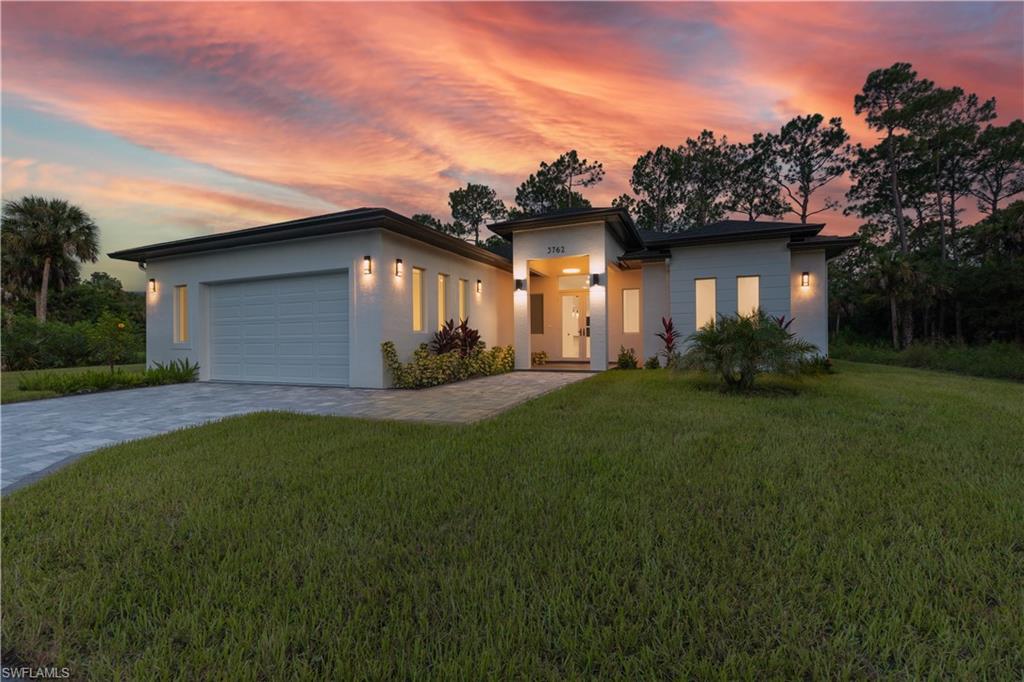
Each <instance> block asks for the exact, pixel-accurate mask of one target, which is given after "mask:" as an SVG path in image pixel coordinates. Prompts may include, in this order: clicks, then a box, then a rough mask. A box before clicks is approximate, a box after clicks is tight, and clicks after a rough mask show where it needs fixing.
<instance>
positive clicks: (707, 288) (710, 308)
mask: <svg viewBox="0 0 1024 682" xmlns="http://www.w3.org/2000/svg"><path fill="white" fill-rule="evenodd" d="M694 284H695V285H696V287H697V324H696V327H697V329H700V328H701V327H703V326H704V325H706V324H707V323H708V322H714V321H715V315H716V313H717V311H716V310H715V280H714V279H713V278H712V279H698V280H695V281H694Z"/></svg>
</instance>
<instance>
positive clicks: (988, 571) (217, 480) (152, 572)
mask: <svg viewBox="0 0 1024 682" xmlns="http://www.w3.org/2000/svg"><path fill="white" fill-rule="evenodd" d="M836 364H837V367H838V370H839V373H838V374H836V375H833V376H826V377H819V378H814V379H807V380H804V381H805V383H804V384H803V390H802V392H801V393H800V394H799V395H789V394H786V393H785V392H781V391H780V392H778V393H771V392H770V390H771V388H772V385H773V383H774V382H767V383H766V384H765V388H766V389H768V390H769V392H768V393H765V394H761V395H755V396H746V397H744V396H737V395H728V394H723V393H721V392H718V391H713V390H702V389H703V387H704V383H703V382H701V381H698V380H695V379H694V378H692V377H688V376H685V375H673V374H671V373H669V372H666V371H624V372H607V373H604V374H601V375H598V376H595V377H593V378H590V379H588V380H587V381H584V382H581V383H578V384H575V385H572V386H569V387H567V388H566V389H564V390H561V391H558V392H556V393H553V394H550V395H548V396H545V397H543V398H541V399H538V400H536V401H533V402H530V403H527V404H525V405H523V406H521V407H519V408H516V409H514V410H512V411H510V412H508V413H506V414H505V415H502V416H500V417H498V418H496V419H492V420H489V421H486V422H483V423H479V424H476V425H472V426H465V427H452V426H430V425H416V424H399V423H380V422H376V423H375V422H368V421H360V420H350V419H339V418H329V417H313V416H297V415H286V414H280V413H274V414H261V415H252V416H246V417H240V418H235V419H229V420H225V421H222V422H219V423H215V424H212V425H208V426H204V427H199V428H194V429H187V430H184V431H180V432H177V433H174V434H170V435H166V436H162V437H158V438H151V439H147V440H143V441H138V442H135V443H129V444H126V445H121V446H117V447H114V448H109V449H106V450H104V451H101V452H99V453H97V454H95V455H93V456H90V457H87V458H85V459H83V460H81V461H79V462H78V463H76V464H74V465H72V466H70V467H68V468H66V469H64V470H62V471H60V472H58V473H56V474H55V475H53V476H51V477H48V478H46V479H44V480H42V481H40V482H39V483H37V484H35V485H33V486H30V487H27V488H25V489H22V490H19V491H16V492H15V493H13V494H11V495H10V496H9V497H8V498H7V499H6V500H5V502H4V519H3V520H4V523H3V542H4V547H3V548H4V567H3V568H4V580H3V585H2V596H3V604H4V618H3V624H2V627H3V632H2V634H3V646H4V647H5V651H4V654H5V656H4V659H5V661H9V660H18V661H21V662H23V663H28V664H32V665H68V666H70V667H71V668H72V669H73V674H74V675H76V676H79V677H84V678H91V679H92V678H94V679H135V678H139V677H146V678H182V679H185V678H187V679H229V678H230V679H289V678H297V679H310V678H316V679H339V678H340V679H348V678H368V677H369V678H382V677H403V678H424V677H430V678H459V679H466V678H482V677H501V678H509V677H525V678H548V679H552V678H557V679H562V678H584V677H586V678H589V677H627V678H634V679H635V678H653V677H657V678H708V677H714V678H719V679H734V678H797V677H801V678H822V677H829V678H833V677H859V678H877V677H900V678H923V677H954V678H960V679H964V678H968V679H969V678H988V679H1009V678H1019V677H1020V675H1021V671H1022V670H1024V591H1022V590H1021V585H1022V584H1024V531H1022V529H1024V495H1022V494H1021V491H1022V490H1024V460H1022V458H1021V443H1022V442H1024V386H1020V385H1018V384H1014V383H1011V382H999V381H989V380H984V379H977V378H971V377H962V376H957V375H952V374H941V373H934V372H927V371H920V370H910V369H903V368H894V367H883V366H872V365H859V364H853V363H843V362H838V363H836ZM787 386H789V385H788V384H787ZM453 409H457V408H453Z"/></svg>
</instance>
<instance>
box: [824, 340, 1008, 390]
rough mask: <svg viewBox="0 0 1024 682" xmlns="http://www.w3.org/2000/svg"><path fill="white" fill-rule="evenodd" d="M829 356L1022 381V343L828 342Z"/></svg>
mask: <svg viewBox="0 0 1024 682" xmlns="http://www.w3.org/2000/svg"><path fill="white" fill-rule="evenodd" d="M829 353H830V354H831V356H832V357H833V358H839V359H843V360H854V361H856V362H874V363H878V364H882V365H902V366H904V367H919V368H922V369H939V370H944V371H947V372H957V373H959V374H970V375H972V376H979V377H989V378H992V379H1013V380H1016V381H1024V346H1022V345H1020V344H1015V343H990V344H987V345H984V346H962V345H957V344H949V343H945V344H944V343H936V344H930V343H915V344H912V345H911V346H910V347H909V348H906V349H904V350H901V351H896V350H893V349H892V347H891V346H885V345H870V344H865V343H849V342H834V343H832V344H830V345H829Z"/></svg>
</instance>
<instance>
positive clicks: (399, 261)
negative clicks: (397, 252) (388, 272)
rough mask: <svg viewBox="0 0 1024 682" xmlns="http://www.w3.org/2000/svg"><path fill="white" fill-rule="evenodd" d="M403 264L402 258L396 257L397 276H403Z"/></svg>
mask: <svg viewBox="0 0 1024 682" xmlns="http://www.w3.org/2000/svg"><path fill="white" fill-rule="evenodd" d="M402 265H403V264H402V259H401V258H396V259H395V277H401V276H402Z"/></svg>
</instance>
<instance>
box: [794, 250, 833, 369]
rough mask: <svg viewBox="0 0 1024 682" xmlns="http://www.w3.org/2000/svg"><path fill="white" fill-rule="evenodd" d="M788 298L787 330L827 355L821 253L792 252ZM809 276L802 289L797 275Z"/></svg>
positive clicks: (824, 269) (825, 266) (824, 266)
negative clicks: (790, 320)
mask: <svg viewBox="0 0 1024 682" xmlns="http://www.w3.org/2000/svg"><path fill="white" fill-rule="evenodd" d="M790 262H791V266H792V267H791V273H790V297H791V299H792V313H791V314H792V317H793V325H792V326H791V327H790V330H791V331H793V332H794V333H795V334H796V335H797V336H799V337H801V338H803V339H804V340H806V341H809V342H811V343H813V344H814V345H815V346H817V347H818V350H819V351H820V353H821V355H828V264H827V263H826V261H825V251H824V250H821V251H794V252H793V253H792V255H791V259H790ZM805 272H806V273H808V275H810V277H809V282H808V285H807V286H806V287H804V286H801V282H800V280H801V275H803V273H805Z"/></svg>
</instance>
